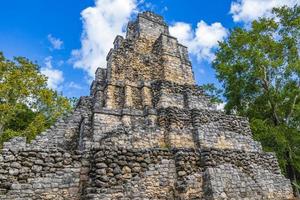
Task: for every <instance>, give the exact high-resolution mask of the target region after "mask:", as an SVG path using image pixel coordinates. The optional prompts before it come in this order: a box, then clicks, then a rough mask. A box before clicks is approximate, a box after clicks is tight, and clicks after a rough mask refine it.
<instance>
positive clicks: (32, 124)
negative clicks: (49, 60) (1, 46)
mask: <svg viewBox="0 0 300 200" xmlns="http://www.w3.org/2000/svg"><path fill="white" fill-rule="evenodd" d="M71 102H72V101H71V100H69V99H67V98H65V97H63V96H62V95H60V94H58V93H57V92H56V91H53V90H51V89H49V88H47V78H46V77H45V76H44V75H42V74H41V73H40V72H39V68H38V66H37V65H36V64H35V63H32V62H30V61H29V60H27V59H26V58H23V57H16V58H14V60H13V61H11V60H7V59H5V57H4V56H3V54H2V53H1V52H0V146H1V144H2V143H3V142H5V141H7V140H9V139H10V138H12V137H15V136H24V137H26V138H27V139H28V141H30V140H32V139H34V138H35V136H36V135H37V134H38V133H40V132H41V131H43V130H45V129H47V128H48V127H50V126H51V125H52V124H53V123H54V122H55V121H56V120H57V118H58V117H60V116H61V115H63V114H65V113H67V112H69V111H70V110H71V109H72V104H71Z"/></svg>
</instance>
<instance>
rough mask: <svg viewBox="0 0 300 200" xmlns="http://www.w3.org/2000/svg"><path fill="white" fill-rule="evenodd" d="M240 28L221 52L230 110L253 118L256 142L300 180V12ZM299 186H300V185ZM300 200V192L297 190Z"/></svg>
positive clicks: (219, 65)
mask: <svg viewBox="0 0 300 200" xmlns="http://www.w3.org/2000/svg"><path fill="white" fill-rule="evenodd" d="M273 14H274V17H273V18H260V19H258V20H256V21H253V22H252V25H251V27H250V28H248V29H244V28H235V29H234V30H232V31H231V33H230V36H229V38H228V39H227V40H225V41H224V42H220V43H219V44H220V49H219V50H218V51H217V52H216V59H215V60H214V62H213V66H214V68H215V69H216V73H217V78H218V79H219V80H220V81H221V82H222V83H223V86H224V91H225V92H224V96H225V98H226V100H227V104H226V106H225V110H226V112H228V113H231V112H233V111H235V112H237V113H238V114H239V115H242V116H246V117H248V118H249V120H250V123H251V128H252V131H253V134H254V138H255V139H257V140H259V141H261V143H262V145H263V147H264V149H265V150H267V151H275V152H276V154H277V157H278V159H279V163H280V166H281V168H282V171H283V172H284V173H285V174H286V176H287V177H288V178H290V179H291V180H292V182H294V185H297V181H299V179H300V59H299V57H300V7H299V6H295V7H293V8H287V7H282V8H276V9H273ZM298 183H299V182H298ZM294 189H295V193H296V194H297V195H298V196H299V192H298V187H294Z"/></svg>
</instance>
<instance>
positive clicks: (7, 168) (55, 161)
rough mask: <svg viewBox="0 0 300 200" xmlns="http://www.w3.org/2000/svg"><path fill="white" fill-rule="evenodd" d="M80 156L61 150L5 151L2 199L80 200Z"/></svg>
mask: <svg viewBox="0 0 300 200" xmlns="http://www.w3.org/2000/svg"><path fill="white" fill-rule="evenodd" d="M80 173H81V156H80V155H76V154H73V155H71V154H70V153H68V152H66V151H64V150H59V149H53V150H42V149H40V150H34V149H22V151H11V150H9V149H5V150H4V152H3V155H2V158H1V160H0V199H3V200H4V199H5V200H7V199H49V200H50V199H79V198H80V195H81V193H80Z"/></svg>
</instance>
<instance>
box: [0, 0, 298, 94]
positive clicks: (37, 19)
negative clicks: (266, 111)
mask: <svg viewBox="0 0 300 200" xmlns="http://www.w3.org/2000/svg"><path fill="white" fill-rule="evenodd" d="M299 1H300V0H282V1H278V0H144V1H141V0H139V1H138V0H42V1H41V0H26V1H24V0H2V1H1V3H0V9H1V11H0V51H2V52H3V53H4V55H5V56H6V57H8V58H9V59H11V58H12V57H13V56H24V57H27V58H29V59H30V60H32V61H36V62H37V63H38V64H39V66H40V67H41V71H42V73H44V74H45V75H47V76H48V77H49V81H50V82H48V84H49V86H50V87H52V88H54V89H57V90H59V91H62V92H63V94H64V95H66V96H69V97H72V96H77V97H78V96H81V95H88V94H89V81H90V80H91V76H92V74H93V70H94V68H95V65H98V63H99V66H100V65H101V66H102V65H104V64H103V60H104V55H105V54H106V53H107V52H105V54H104V53H103V51H106V50H107V49H108V48H109V45H110V44H112V41H110V40H112V39H111V38H113V36H115V35H116V34H124V32H123V31H124V25H125V24H126V22H127V21H128V19H132V18H134V17H135V15H136V13H137V12H138V11H143V10H151V11H154V12H156V13H158V14H160V15H162V16H163V17H164V18H165V20H166V21H167V22H168V23H169V24H170V26H171V27H172V31H171V33H173V35H175V36H177V37H179V40H180V41H181V42H182V43H184V44H185V45H187V46H188V47H189V48H190V49H191V54H190V57H191V59H192V63H193V68H194V72H195V77H196V81H197V83H198V84H204V83H216V84H217V85H219V83H218V81H217V80H216V78H215V75H214V71H213V69H212V68H211V61H212V59H213V54H212V53H213V52H214V50H215V49H216V48H217V42H216V41H217V40H223V39H225V38H226V37H227V36H228V31H229V30H230V29H232V28H233V27H235V26H245V25H246V24H248V23H249V22H251V21H252V20H253V19H256V18H257V17H260V16H269V15H270V9H271V8H272V7H274V6H281V5H288V6H292V5H294V4H295V3H299ZM114 7H115V8H116V9H114ZM111 8H113V9H111ZM120 8H121V9H120ZM123 8H124V9H123ZM118 9H120V10H118ZM109 10H112V11H109ZM82 11H84V12H82ZM109 12H111V13H109ZM110 16H112V18H114V19H116V20H117V21H116V22H109V23H108V24H107V25H106V26H104V25H103V24H106V21H105V20H107V19H108V18H109V17H110ZM109 21H110V20H109ZM111 21H114V20H111ZM110 23H111V24H110ZM105 34H107V35H112V36H111V37H108V36H105ZM95 35H96V36H95ZM103 41H105V42H103ZM104 43H105V44H104ZM93 48H96V49H97V50H95V49H93ZM89 51H93V52H95V53H96V54H95V55H92V56H90V55H88V54H87V52H89ZM95 63H96V64H95Z"/></svg>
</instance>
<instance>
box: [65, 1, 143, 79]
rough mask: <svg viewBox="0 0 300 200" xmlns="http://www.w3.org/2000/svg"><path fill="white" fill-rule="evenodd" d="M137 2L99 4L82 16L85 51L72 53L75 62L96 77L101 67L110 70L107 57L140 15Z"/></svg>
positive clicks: (82, 47) (82, 45)
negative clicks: (107, 67) (117, 36)
mask: <svg viewBox="0 0 300 200" xmlns="http://www.w3.org/2000/svg"><path fill="white" fill-rule="evenodd" d="M136 8H137V2H136V0H95V6H94V7H88V8H86V9H84V10H83V11H82V12H81V16H82V22H83V33H82V37H81V48H80V49H76V50H73V51H72V57H71V59H70V60H71V62H73V65H74V67H75V68H80V69H83V70H84V71H86V72H87V73H88V75H89V76H90V77H94V73H95V70H96V69H97V67H103V68H105V67H106V60H105V58H106V55H107V53H108V52H109V49H110V48H111V47H112V44H113V41H114V38H115V37H116V35H124V33H125V32H124V27H125V26H126V25H127V23H128V21H129V19H130V16H131V15H132V14H133V13H135V12H136Z"/></svg>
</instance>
